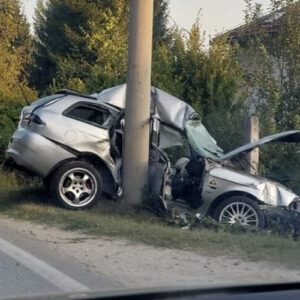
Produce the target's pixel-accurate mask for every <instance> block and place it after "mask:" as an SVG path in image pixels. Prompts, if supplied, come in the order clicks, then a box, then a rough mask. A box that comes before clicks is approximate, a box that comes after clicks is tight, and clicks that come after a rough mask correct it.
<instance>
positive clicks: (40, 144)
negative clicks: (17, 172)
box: [6, 94, 73, 177]
mask: <svg viewBox="0 0 300 300" xmlns="http://www.w3.org/2000/svg"><path fill="white" fill-rule="evenodd" d="M64 96H65V95H64V94H55V95H51V96H48V97H45V98H41V99H39V100H37V101H35V102H33V103H32V104H31V105H29V106H26V107H25V108H24V109H23V110H22V112H21V116H20V122H19V125H18V129H17V130H16V131H15V133H14V134H13V137H12V139H11V142H10V143H9V145H8V148H7V150H6V164H7V165H10V166H13V167H15V168H18V169H22V170H24V171H28V172H32V173H34V174H37V175H40V176H42V177H45V176H47V174H48V173H49V172H50V170H51V168H53V166H54V165H55V164H56V163H57V162H58V161H59V160H64V159H68V158H71V157H72V156H73V155H72V154H71V153H70V152H68V151H66V150H65V149H63V148H61V147H58V146H57V145H56V144H55V143H54V142H53V141H51V140H49V139H48V138H46V137H44V136H43V135H41V134H39V133H38V131H39V130H36V129H40V128H43V127H45V126H47V120H43V119H42V118H41V116H40V111H41V109H43V108H46V107H50V106H51V105H52V104H53V103H54V102H56V101H60V100H61V99H62V98H63V97H64Z"/></svg>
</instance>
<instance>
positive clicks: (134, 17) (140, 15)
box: [123, 0, 154, 205]
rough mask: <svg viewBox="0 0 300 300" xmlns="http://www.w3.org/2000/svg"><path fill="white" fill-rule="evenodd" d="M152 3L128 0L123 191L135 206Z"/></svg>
mask: <svg viewBox="0 0 300 300" xmlns="http://www.w3.org/2000/svg"><path fill="white" fill-rule="evenodd" d="M153 3H154V2H153V0H130V24H129V50H128V79H127V92H126V112H125V143H124V165H123V191H124V198H125V201H126V203H129V204H135V205H136V204H139V203H141V201H142V194H143V189H144V187H145V186H146V184H147V179H148V160H149V131H150V127H149V125H150V93H151V63H152V35H153V5H154V4H153Z"/></svg>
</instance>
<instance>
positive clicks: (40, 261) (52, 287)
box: [0, 226, 122, 298]
mask: <svg viewBox="0 0 300 300" xmlns="http://www.w3.org/2000/svg"><path fill="white" fill-rule="evenodd" d="M120 288H122V285H121V284H120V283H119V282H117V281H116V280H114V279H113V278H109V277H107V276H105V275H104V274H101V273H99V272H96V271H94V270H91V269H89V267H88V266H85V265H84V264H82V263H80V262H78V261H75V260H73V259H72V258H70V257H67V256H65V255H62V254H61V253H55V251H53V250H51V251H50V250H49V249H48V248H47V245H45V244H41V243H39V241H38V240H34V239H29V238H28V236H26V235H25V234H21V233H20V232H15V231H14V230H12V229H10V228H8V227H3V226H2V227H1V228H0V298H3V297H14V296H21V297H24V296H25V295H45V294H57V293H63V292H84V291H89V290H109V289H120Z"/></svg>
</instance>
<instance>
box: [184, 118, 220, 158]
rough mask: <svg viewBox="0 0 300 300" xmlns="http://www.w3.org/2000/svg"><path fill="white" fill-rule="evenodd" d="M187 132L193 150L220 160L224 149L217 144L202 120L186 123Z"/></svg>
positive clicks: (206, 156) (203, 155)
mask: <svg viewBox="0 0 300 300" xmlns="http://www.w3.org/2000/svg"><path fill="white" fill-rule="evenodd" d="M185 130H186V134H187V137H188V140H189V143H190V146H191V150H192V151H193V152H194V153H196V155H197V154H198V155H200V156H202V157H205V158H211V159H213V160H219V159H220V158H221V156H222V155H223V153H224V152H223V150H222V149H221V148H220V147H219V146H218V145H217V142H216V141H215V139H214V138H213V137H212V136H211V135H210V134H209V132H208V131H207V130H206V128H205V127H204V125H203V124H202V123H201V121H194V120H190V121H187V123H186V125H185Z"/></svg>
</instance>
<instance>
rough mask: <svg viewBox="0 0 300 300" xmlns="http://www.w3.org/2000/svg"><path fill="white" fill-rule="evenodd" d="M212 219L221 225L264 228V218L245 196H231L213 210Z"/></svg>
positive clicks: (257, 207) (253, 203)
mask: <svg viewBox="0 0 300 300" xmlns="http://www.w3.org/2000/svg"><path fill="white" fill-rule="evenodd" d="M213 218H214V219H215V220H217V221H219V222H221V223H227V224H237V223H238V224H240V225H253V226H256V227H259V228H263V227H264V226H265V216H264V214H263V212H262V210H261V209H260V208H259V206H258V204H257V203H256V202H255V201H254V200H253V199H251V198H250V197H247V196H242V195H241V196H231V197H228V198H227V199H225V200H224V201H222V202H221V203H220V204H219V205H218V206H217V207H216V209H215V210H214V212H213Z"/></svg>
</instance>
